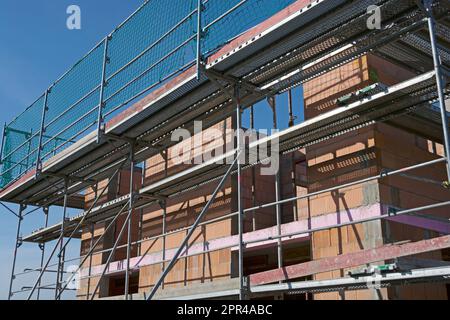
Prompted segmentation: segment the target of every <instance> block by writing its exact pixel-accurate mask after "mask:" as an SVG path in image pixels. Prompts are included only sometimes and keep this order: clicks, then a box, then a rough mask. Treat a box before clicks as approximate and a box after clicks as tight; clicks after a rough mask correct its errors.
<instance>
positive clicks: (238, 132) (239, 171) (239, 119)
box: [234, 86, 247, 300]
mask: <svg viewBox="0 0 450 320" xmlns="http://www.w3.org/2000/svg"><path fill="white" fill-rule="evenodd" d="M234 97H235V99H236V140H237V141H236V150H237V152H236V155H237V157H236V159H237V160H236V161H237V162H236V165H237V211H238V212H239V214H238V233H239V257H238V259H239V262H238V272H239V299H240V300H245V299H246V296H247V293H246V290H245V287H246V284H245V279H244V210H243V207H242V163H241V154H243V152H242V151H243V150H244V148H245V145H244V146H243V145H242V141H241V139H242V137H241V128H242V108H241V99H240V90H239V87H238V86H236V87H235V92H234ZM244 143H245V142H244ZM244 156H245V153H244Z"/></svg>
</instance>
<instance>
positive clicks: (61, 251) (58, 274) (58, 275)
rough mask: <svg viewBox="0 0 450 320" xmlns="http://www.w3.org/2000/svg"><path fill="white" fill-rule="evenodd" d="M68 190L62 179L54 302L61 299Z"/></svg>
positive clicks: (66, 183)
mask: <svg viewBox="0 0 450 320" xmlns="http://www.w3.org/2000/svg"><path fill="white" fill-rule="evenodd" d="M68 188H69V181H68V180H67V179H64V203H63V210H62V222H61V231H60V239H61V241H60V242H59V254H58V268H57V269H56V287H55V300H60V299H61V295H60V294H59V291H60V289H61V283H62V282H63V278H64V260H65V256H66V254H65V253H66V249H65V247H64V231H65V228H66V220H67V204H68V199H69V195H68V192H69V190H68ZM39 281H40V280H39Z"/></svg>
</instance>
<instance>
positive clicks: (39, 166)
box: [35, 86, 53, 177]
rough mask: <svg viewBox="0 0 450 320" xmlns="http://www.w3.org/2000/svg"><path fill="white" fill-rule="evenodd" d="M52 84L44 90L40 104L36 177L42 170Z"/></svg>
mask: <svg viewBox="0 0 450 320" xmlns="http://www.w3.org/2000/svg"><path fill="white" fill-rule="evenodd" d="M52 88H53V86H51V87H50V88H49V89H47V91H45V96H44V104H43V106H42V117H41V127H40V131H39V144H38V149H37V157H36V172H35V176H36V177H37V176H38V175H39V174H40V173H41V171H42V151H43V149H44V146H43V142H44V134H45V121H46V116H47V112H48V96H49V94H50V93H51V91H52Z"/></svg>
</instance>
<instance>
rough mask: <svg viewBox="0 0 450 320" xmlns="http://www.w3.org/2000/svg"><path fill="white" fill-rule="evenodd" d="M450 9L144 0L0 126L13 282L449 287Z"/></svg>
mask: <svg viewBox="0 0 450 320" xmlns="http://www.w3.org/2000/svg"><path fill="white" fill-rule="evenodd" d="M449 11H450V1H448V0H434V1H433V0H423V1H421V0H314V1H313V0H277V1H273V0H239V1H238V0H227V1H223V0H167V1H162V0H153V1H146V2H145V3H144V4H143V5H142V6H141V7H140V8H139V9H138V10H137V11H136V12H135V13H134V14H133V15H131V16H130V18H128V19H127V20H126V21H125V22H124V23H123V24H121V25H120V26H119V27H117V28H116V29H115V30H114V31H113V32H112V33H111V34H109V35H108V36H107V37H105V38H104V39H103V40H102V41H101V42H100V43H98V44H97V45H96V46H95V47H94V48H93V49H92V50H91V51H90V52H89V53H88V54H87V55H86V56H85V57H83V58H82V59H81V60H80V61H79V62H78V63H77V64H75V65H74V67H73V68H72V69H70V70H69V71H68V72H67V73H65V74H64V75H63V76H62V77H61V78H60V79H58V80H57V81H55V82H54V84H52V85H51V86H50V87H49V89H48V90H46V92H45V93H43V94H42V96H41V97H39V98H38V99H37V100H36V101H35V102H34V103H33V104H32V105H31V106H30V107H29V108H27V109H26V110H25V111H24V112H23V113H22V114H21V115H19V116H18V117H17V118H15V119H14V120H13V121H12V122H11V123H9V124H7V125H5V127H4V132H3V143H2V149H1V150H2V155H1V164H2V167H1V180H0V186H1V191H0V200H1V201H3V202H10V203H15V204H19V207H20V210H19V212H17V213H16V215H17V217H18V230H17V244H16V248H15V250H14V257H13V261H12V264H13V266H12V275H11V286H10V298H15V297H22V296H21V295H20V294H22V295H23V294H24V296H23V297H24V298H28V299H36V298H37V299H39V296H40V292H41V290H46V291H49V290H50V291H51V292H52V296H54V298H55V299H61V297H62V295H63V293H64V292H65V291H67V290H73V283H74V282H76V284H77V287H76V295H77V298H78V299H80V300H83V299H84V300H89V299H130V300H131V299H133V300H139V299H148V300H150V299H186V300H189V299H277V300H279V299H286V300H291V299H301V300H323V299H340V300H344V299H345V300H347V299H352V300H353V299H448V298H449V297H450V286H449V285H448V284H447V283H448V282H449V281H450V211H449V206H450V182H449V180H450V179H449V177H450V162H449V161H448V158H447V157H448V156H449V155H450V144H449V139H450V137H449V134H448V132H449V127H448V116H449V114H448V113H447V110H446V99H448V94H449V92H450V91H449V89H450V86H449V85H450V82H449V81H448V80H449V76H450V69H449V68H450V14H449V13H450V12H449ZM298 114H302V115H303V116H304V119H302V118H300V117H298V116H297V117H296V115H298ZM258 119H259V120H260V122H261V123H264V124H269V126H270V127H269V128H268V129H278V130H277V131H273V132H271V131H269V132H268V133H261V132H259V133H257V134H256V135H255V134H254V133H255V130H254V129H260V128H261V127H262V124H261V123H260V124H258V123H257V122H258ZM286 119H287V120H286ZM285 120H286V121H285ZM200 121H201V124H202V130H200V131H199V130H197V129H198V123H199V122H200ZM266 127H267V126H266ZM241 129H242V130H241ZM180 130H182V131H183V132H187V133H190V138H187V139H184V140H182V141H181V140H179V139H173V137H174V135H175V134H177V133H179V132H180ZM217 132H219V135H217ZM249 132H250V133H251V134H249ZM180 151H183V152H181V153H182V156H181V158H182V159H183V161H182V162H180V161H179V158H180ZM206 155H208V157H206ZM199 159H200V160H201V161H194V160H199ZM225 160H226V161H225ZM274 163H275V164H276V165H277V166H276V167H277V168H279V170H276V171H275V172H274V173H273V174H265V171H267V169H268V167H270V166H273V165H274ZM52 207H62V208H63V209H62V210H61V212H62V217H61V219H60V220H61V221H60V223H58V224H56V225H49V223H48V222H46V223H45V225H43V226H36V228H35V229H36V231H35V232H33V233H31V234H25V235H23V234H22V231H21V226H22V223H23V222H24V220H25V219H26V217H27V216H28V215H29V214H39V213H40V212H43V214H44V217H46V218H48V213H49V210H51V208H52ZM72 209H79V212H80V214H79V215H77V216H75V217H69V214H68V211H69V210H72ZM43 221H48V219H43ZM69 243H71V244H73V243H79V244H80V254H79V256H76V257H70V256H68V255H67V254H66V249H67V246H68V245H69ZM25 244H37V245H39V246H36V250H39V249H38V248H40V250H41V253H40V254H42V259H41V265H40V266H30V268H29V269H27V270H26V271H24V272H22V271H21V270H17V268H16V259H17V260H18V259H20V255H21V249H22V246H23V245H25ZM69 264H71V265H73V264H76V265H78V266H79V267H78V268H77V270H75V271H74V272H71V273H69V272H67V270H66V267H67V265H69ZM25 273H26V274H28V276H29V275H30V274H31V275H33V279H34V280H33V282H32V283H30V284H29V286H28V287H25V288H18V287H17V286H16V285H15V284H16V282H15V280H17V278H18V277H20V276H23V274H25ZM48 274H51V277H52V278H53V279H54V281H53V283H47V282H46V281H44V279H46V278H47V277H46V275H48ZM53 274H54V276H53Z"/></svg>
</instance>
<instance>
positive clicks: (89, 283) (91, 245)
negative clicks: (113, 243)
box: [63, 223, 95, 300]
mask: <svg viewBox="0 0 450 320" xmlns="http://www.w3.org/2000/svg"><path fill="white" fill-rule="evenodd" d="M90 231H91V241H90V244H89V251H93V250H95V248H94V239H95V223H92V224H91V230H90ZM92 259H93V254H91V255H89V272H88V277H89V278H88V281H87V290H86V292H87V293H86V300H89V292H90V291H91V276H92ZM63 289H65V288H63Z"/></svg>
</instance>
